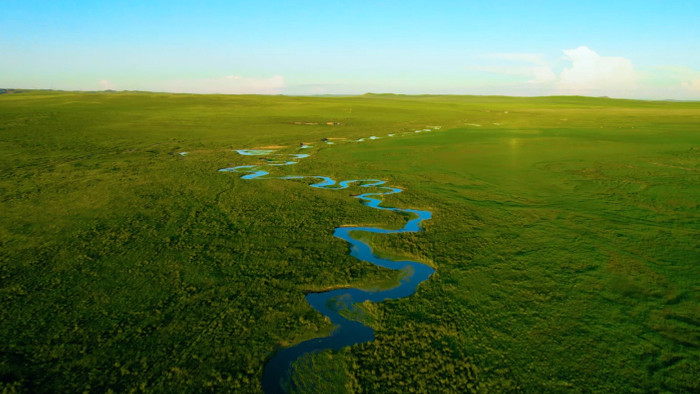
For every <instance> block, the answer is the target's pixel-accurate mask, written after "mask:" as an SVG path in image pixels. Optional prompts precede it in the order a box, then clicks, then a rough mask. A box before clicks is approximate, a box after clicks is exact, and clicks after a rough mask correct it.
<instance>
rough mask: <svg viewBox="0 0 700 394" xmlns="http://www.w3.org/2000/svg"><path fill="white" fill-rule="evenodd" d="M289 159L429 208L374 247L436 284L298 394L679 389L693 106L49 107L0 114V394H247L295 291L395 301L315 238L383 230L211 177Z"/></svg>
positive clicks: (692, 284)
mask: <svg viewBox="0 0 700 394" xmlns="http://www.w3.org/2000/svg"><path fill="white" fill-rule="evenodd" d="M329 122H331V123H332V124H328V123H329ZM428 126H440V127H441V128H440V130H434V131H430V132H422V133H415V132H414V130H420V129H424V128H426V127H428ZM388 134H396V135H395V136H394V137H388V136H387V135H388ZM370 136H377V137H382V138H380V139H377V140H368V139H366V140H365V141H364V142H361V143H358V142H353V141H352V140H357V139H359V138H367V137H370ZM323 138H337V139H336V140H332V141H333V142H334V144H333V145H327V144H325V143H323V142H321V139H323ZM343 138H346V139H347V140H344V139H343ZM301 142H306V143H310V144H313V148H309V149H305V151H307V150H308V151H312V152H313V156H312V157H310V158H308V159H305V160H302V161H300V162H299V164H296V165H293V166H288V167H280V168H279V171H278V173H277V174H278V175H327V176H331V177H333V178H334V179H358V178H377V179H384V180H388V181H389V182H388V185H394V186H398V187H402V188H404V189H405V191H404V192H403V193H401V194H398V195H393V196H387V197H386V199H385V201H386V204H388V205H392V206H398V207H410V208H416V209H425V210H430V211H431V212H432V213H433V219H432V220H430V221H426V222H425V223H424V227H425V230H426V231H425V232H422V233H410V234H396V235H391V236H381V237H376V239H372V241H373V245H374V246H375V248H376V249H377V250H378V251H380V252H381V253H383V254H385V255H391V256H406V257H410V258H412V259H413V260H417V261H423V262H426V263H428V264H430V265H432V266H433V267H435V268H437V272H436V273H435V274H434V275H433V276H432V277H431V279H429V280H428V281H426V282H425V283H423V284H421V286H420V287H419V289H418V291H417V293H416V294H415V295H414V296H412V297H409V298H406V299H401V300H395V301H387V302H384V303H380V304H367V305H365V306H364V308H363V310H362V311H361V312H362V313H360V315H361V317H360V318H361V319H363V321H366V322H367V323H368V324H370V325H372V327H374V328H375V330H376V340H375V341H374V342H371V343H367V344H362V345H357V346H354V347H352V348H349V349H345V350H342V351H340V352H323V353H320V354H316V355H313V356H308V357H304V358H302V359H301V360H299V362H298V363H297V365H296V366H295V369H296V371H297V374H296V375H295V376H294V380H295V383H296V386H297V388H298V389H299V390H300V391H325V392H330V391H334V392H338V391H341V390H343V389H344V390H348V391H355V392H407V391H409V389H410V388H412V389H414V390H416V391H428V390H429V391H435V390H440V391H446V392H450V391H467V390H470V389H471V390H488V391H494V392H501V391H528V392H552V391H570V390H573V391H609V392H630V391H632V392H634V391H637V392H639V391H674V392H697V391H698V390H700V385H699V383H698V380H697V376H700V209H699V206H698V204H700V103H676V102H674V103H671V102H645V101H632V100H612V99H604V98H583V97H544V98H508V97H471V96H463V97H462V96H393V95H365V96H356V97H303V98H302V97H282V96H269V97H261V96H224V95H168V94H152V93H61V92H22V93H8V94H2V95H0V389H3V390H8V391H10V392H11V391H14V390H16V391H20V392H21V391H39V392H46V391H51V392H57V391H58V392H75V391H83V390H87V391H96V392H104V391H108V390H110V389H111V390H114V391H131V390H137V391H138V390H142V391H160V392H163V391H164V392H173V391H182V390H185V391H207V390H236V391H243V392H256V391H259V390H260V383H259V381H260V378H261V376H262V368H263V365H264V363H265V360H266V359H267V358H269V357H270V355H271V354H273V352H274V351H275V350H276V349H279V348H280V347H283V346H289V345H291V344H294V343H298V342H300V341H302V340H305V339H308V338H312V337H316V336H320V335H325V334H327V333H328V332H329V331H330V330H331V329H332V327H331V326H330V325H329V324H328V323H327V322H326V321H325V320H324V319H323V317H322V316H321V315H319V314H317V313H316V312H315V311H314V310H313V309H311V307H310V306H308V304H307V303H306V301H305V300H304V294H305V293H306V292H309V291H313V290H320V289H328V288H333V287H337V286H350V285H352V286H363V287H366V288H372V287H381V286H382V285H386V283H391V282H393V281H395V280H396V278H395V274H394V273H393V272H391V271H388V270H384V269H381V268H378V267H375V266H372V265H370V264H367V263H362V262H360V261H357V260H355V259H353V258H351V257H349V256H348V250H347V248H348V247H347V244H346V243H345V242H343V241H341V240H339V239H336V238H334V237H333V228H334V227H337V226H340V225H344V224H345V225H347V224H355V225H357V224H362V225H365V224H366V225H374V226H377V225H381V226H387V227H391V228H398V227H400V226H401V225H402V223H403V222H404V221H405V218H404V217H401V216H400V215H396V214H392V213H391V212H386V211H378V210H373V209H368V208H366V207H363V206H362V205H361V204H360V203H359V201H358V200H356V199H353V198H350V195H351V194H356V193H358V192H359V191H358V190H353V189H352V188H351V189H348V190H347V191H333V190H322V189H314V188H310V187H308V183H309V182H311V181H307V180H243V179H240V178H239V175H237V174H234V173H220V172H217V170H218V169H219V168H223V167H231V166H237V165H246V164H255V163H256V161H257V160H259V159H258V158H257V157H252V156H242V155H238V154H236V153H235V152H232V151H231V149H244V148H256V147H265V146H277V147H286V148H279V149H280V150H279V151H280V152H282V153H286V152H289V153H295V152H297V151H298V147H299V144H300V143H301ZM180 152H189V153H188V154H187V155H186V156H182V155H180V154H179V153H180ZM277 174H273V175H277ZM362 191H363V192H366V191H368V190H366V189H365V190H362Z"/></svg>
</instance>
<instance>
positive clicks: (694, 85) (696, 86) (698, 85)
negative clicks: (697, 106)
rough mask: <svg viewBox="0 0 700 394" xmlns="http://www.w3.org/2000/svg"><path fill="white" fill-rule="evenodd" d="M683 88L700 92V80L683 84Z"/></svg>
mask: <svg viewBox="0 0 700 394" xmlns="http://www.w3.org/2000/svg"><path fill="white" fill-rule="evenodd" d="M681 87H682V88H683V89H688V90H690V91H692V92H700V78H696V79H693V80H691V81H688V82H682V83H681Z"/></svg>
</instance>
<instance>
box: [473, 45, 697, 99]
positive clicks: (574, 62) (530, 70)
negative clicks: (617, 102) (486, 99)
mask: <svg viewBox="0 0 700 394" xmlns="http://www.w3.org/2000/svg"><path fill="white" fill-rule="evenodd" d="M563 53H564V57H563V58H561V59H560V61H559V62H547V61H545V59H544V58H543V57H542V56H540V55H537V54H532V53H496V54H488V55H482V56H479V58H481V59H486V60H487V61H489V62H491V63H495V64H491V65H486V66H472V67H469V69H471V70H477V71H484V72H488V73H493V74H499V75H502V76H509V77H511V78H509V79H504V80H502V82H503V83H501V84H500V86H501V87H502V88H503V87H510V88H511V89H512V90H514V91H518V92H522V91H527V90H528V89H529V90H530V91H532V92H533V94H565V95H571V94H577V95H592V96H601V95H609V96H614V97H630V96H634V95H635V94H636V93H639V89H638V84H639V81H640V80H641V79H643V78H642V75H641V74H639V73H637V71H636V70H635V69H634V66H633V65H632V62H631V61H630V60H629V59H626V58H623V57H616V56H601V55H599V54H598V53H596V52H595V51H593V50H591V49H590V48H588V47H585V46H580V47H578V48H576V49H566V50H564V51H563ZM562 63H563V64H562ZM557 66H558V67H557ZM557 68H559V69H561V72H559V73H557V72H555V69H557ZM513 76H515V77H516V79H515V80H514V79H513V78H512V77H513ZM517 77H521V78H517ZM518 79H519V80H518ZM689 86H690V85H689Z"/></svg>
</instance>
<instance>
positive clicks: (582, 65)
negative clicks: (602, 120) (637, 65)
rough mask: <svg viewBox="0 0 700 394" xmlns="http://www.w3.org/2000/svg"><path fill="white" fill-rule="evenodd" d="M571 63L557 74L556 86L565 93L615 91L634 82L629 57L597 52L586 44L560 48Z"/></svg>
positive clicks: (626, 88) (635, 80)
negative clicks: (602, 54)
mask: <svg viewBox="0 0 700 394" xmlns="http://www.w3.org/2000/svg"><path fill="white" fill-rule="evenodd" d="M564 55H566V60H567V61H569V62H571V67H569V68H565V69H564V70H563V71H562V72H561V74H560V75H559V82H558V84H557V89H559V90H562V91H565V92H567V93H568V94H611V93H612V94H615V93H617V94H619V93H621V92H627V91H630V90H633V89H634V88H636V86H637V79H638V77H637V73H636V71H635V70H634V67H633V66H632V62H631V61H630V60H629V59H625V58H623V57H614V56H600V55H599V54H597V53H596V52H594V51H592V50H591V49H589V48H588V47H585V46H581V47H578V48H576V49H568V50H565V51H564Z"/></svg>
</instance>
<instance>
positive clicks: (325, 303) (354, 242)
mask: <svg viewBox="0 0 700 394" xmlns="http://www.w3.org/2000/svg"><path fill="white" fill-rule="evenodd" d="M306 147H310V146H308V145H305V146H304V148H306ZM237 152H238V153H239V154H241V155H246V156H265V157H266V158H267V163H265V164H260V165H246V166H237V167H230V168H222V169H220V170H219V171H221V172H236V173H245V175H243V176H241V178H243V179H307V178H310V179H316V180H318V182H316V183H313V184H311V185H310V186H311V187H315V188H320V189H346V188H348V187H349V186H351V185H356V186H359V187H374V188H377V189H380V190H381V191H380V192H374V193H364V194H361V195H358V196H355V198H358V199H360V200H362V204H364V205H366V206H368V207H371V208H376V209H381V210H386V211H393V212H398V213H406V214H409V215H410V217H411V219H409V220H408V221H407V222H406V224H405V225H404V226H403V228H400V229H397V230H386V229H382V228H378V227H363V226H355V227H337V228H336V229H335V231H334V233H333V235H334V236H336V237H338V238H340V239H343V240H345V241H347V242H348V243H349V244H350V255H351V256H353V257H355V258H357V259H359V260H362V261H366V262H369V263H372V264H376V265H378V266H381V267H385V268H389V269H392V270H399V271H403V272H402V275H401V280H400V283H399V284H398V285H396V286H395V287H393V288H390V289H385V290H375V291H372V290H369V291H368V290H361V289H356V288H350V289H347V288H346V289H335V290H329V291H324V292H319V293H309V294H307V295H306V300H307V301H308V303H309V304H310V305H311V306H312V307H313V308H314V309H316V310H317V311H318V312H320V313H321V314H322V315H324V316H326V317H328V318H329V319H330V321H331V323H333V325H334V326H336V329H335V330H334V331H333V332H332V333H331V335H329V336H327V337H324V338H314V339H310V340H307V341H304V342H301V343H299V344H297V345H294V346H291V347H288V348H285V349H282V350H280V351H278V352H277V353H275V354H274V356H272V358H271V359H270V360H269V361H268V362H267V364H266V365H265V368H264V370H263V378H262V382H261V383H262V388H263V390H264V391H265V392H266V393H284V389H283V386H282V384H283V382H284V381H285V380H287V379H288V378H289V376H290V373H291V366H292V363H293V362H294V361H295V360H296V359H298V358H299V357H300V356H302V355H304V354H306V353H310V352H316V351H321V350H325V349H333V350H339V349H341V348H343V347H346V346H350V345H354V344H358V343H363V342H369V341H372V340H374V330H373V329H372V328H370V327H368V326H366V325H364V324H362V323H360V322H358V321H355V320H351V319H348V318H346V317H344V316H343V315H342V314H341V312H342V311H347V310H351V309H352V308H353V305H354V304H357V303H362V302H364V301H372V302H381V301H384V300H388V299H397V298H403V297H408V296H410V295H411V294H413V293H414V292H415V291H416V287H417V286H418V285H419V284H420V283H422V282H423V281H425V280H427V279H428V278H429V277H430V275H432V273H433V272H435V270H434V269H433V268H431V267H429V266H427V265H425V264H421V263H418V262H416V261H409V260H404V261H394V260H390V259H384V258H381V257H378V256H376V255H375V254H373V253H372V248H371V247H370V246H369V245H368V244H367V243H365V242H363V241H360V240H358V239H355V238H353V237H352V234H353V232H368V233H378V234H396V233H407V232H417V231H420V230H421V222H422V221H423V220H427V219H430V218H431V213H430V212H429V211H421V210H417V209H405V208H393V207H384V206H381V199H380V198H381V196H385V195H389V194H396V193H400V192H402V191H403V190H402V189H399V188H395V187H387V186H383V185H384V184H385V183H386V181H382V180H378V179H353V180H348V181H341V182H336V181H335V180H333V179H331V178H329V177H327V176H308V175H303V176H301V175H295V176H282V177H274V176H268V175H269V173H268V171H265V170H263V168H264V167H266V166H286V165H292V164H296V163H297V162H296V161H295V160H299V159H303V158H306V157H308V156H309V155H308V154H299V153H297V154H276V153H274V152H275V151H274V150H269V149H243V150H238V151H237ZM270 157H274V159H271V158H270ZM278 158H279V159H280V160H278Z"/></svg>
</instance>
